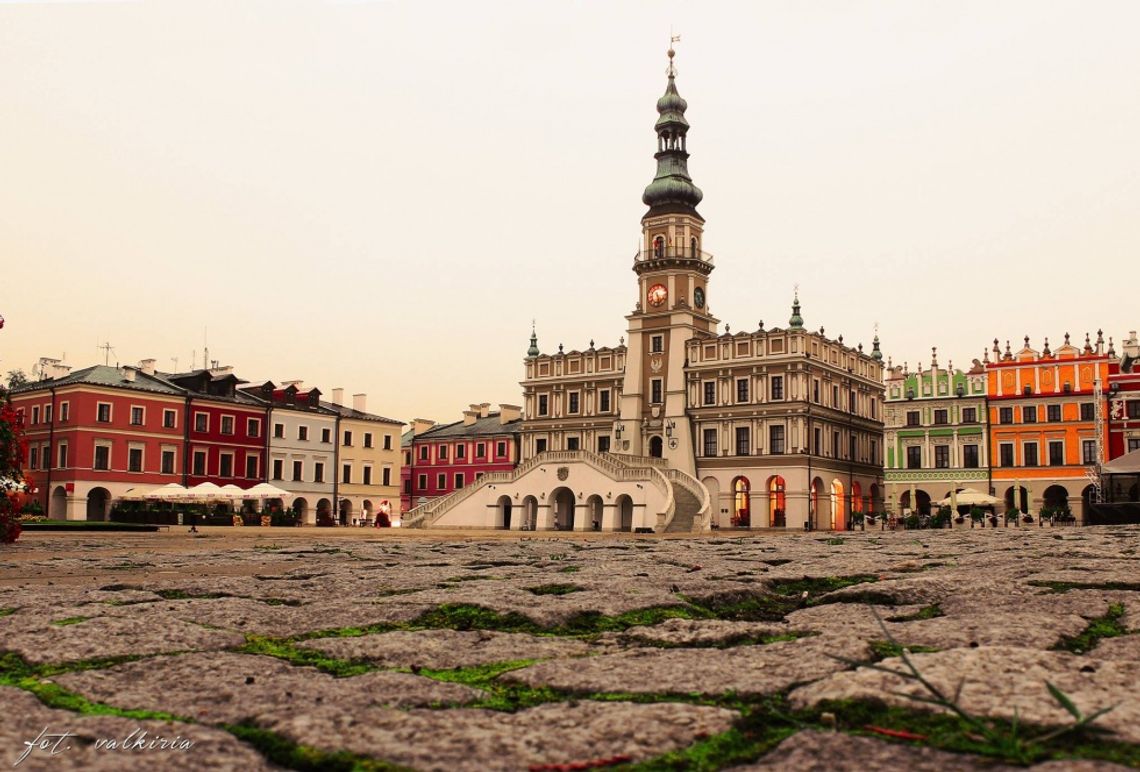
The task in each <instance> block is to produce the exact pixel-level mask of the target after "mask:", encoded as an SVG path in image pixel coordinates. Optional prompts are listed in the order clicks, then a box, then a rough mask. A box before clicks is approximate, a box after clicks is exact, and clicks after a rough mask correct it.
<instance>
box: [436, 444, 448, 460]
mask: <svg viewBox="0 0 1140 772" xmlns="http://www.w3.org/2000/svg"><path fill="white" fill-rule="evenodd" d="M435 457H436V458H438V459H439V460H440V461H446V460H447V446H446V445H440V446H439V447H437V448H436V449H435Z"/></svg>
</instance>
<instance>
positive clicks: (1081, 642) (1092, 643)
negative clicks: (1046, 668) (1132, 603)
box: [1053, 603, 1128, 654]
mask: <svg viewBox="0 0 1140 772" xmlns="http://www.w3.org/2000/svg"><path fill="white" fill-rule="evenodd" d="M1123 617H1124V605H1123V604H1121V603H1113V604H1112V605H1110V606H1109V607H1108V611H1106V612H1105V614H1104V616H1100V617H1097V618H1096V619H1091V620H1089V624H1088V627H1086V628H1085V629H1084V630H1083V631H1082V632H1081V633H1080V634H1079V635H1075V636H1073V637H1071V638H1070V637H1069V636H1067V635H1063V636H1061V640H1059V641H1058V642H1057V643H1056V644H1055V645H1054V646H1053V648H1054V649H1055V650H1058V651H1071V652H1072V653H1074V654H1086V653H1088V652H1089V651H1092V650H1093V649H1094V648H1096V645H1097V643H1099V642H1100V640H1101V639H1102V638H1115V637H1117V636H1120V635H1127V634H1128V629H1127V628H1126V627H1125V626H1124V625H1123V624H1122V623H1121V621H1120V620H1121V619H1123Z"/></svg>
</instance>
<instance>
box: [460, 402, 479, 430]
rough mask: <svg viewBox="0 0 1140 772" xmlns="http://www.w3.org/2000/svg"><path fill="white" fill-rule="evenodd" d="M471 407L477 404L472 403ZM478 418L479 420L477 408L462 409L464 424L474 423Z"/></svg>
mask: <svg viewBox="0 0 1140 772" xmlns="http://www.w3.org/2000/svg"><path fill="white" fill-rule="evenodd" d="M472 407H477V406H476V405H472ZM478 420H479V411H478V410H464V411H463V425H464V426H471V425H472V424H474V423H475V422H476V421H478Z"/></svg>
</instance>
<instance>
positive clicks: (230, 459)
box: [218, 453, 234, 477]
mask: <svg viewBox="0 0 1140 772" xmlns="http://www.w3.org/2000/svg"><path fill="white" fill-rule="evenodd" d="M233 476H234V454H233V453H222V454H221V455H220V456H218V477H233Z"/></svg>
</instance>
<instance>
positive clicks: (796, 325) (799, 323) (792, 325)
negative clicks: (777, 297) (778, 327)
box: [788, 292, 804, 330]
mask: <svg viewBox="0 0 1140 772" xmlns="http://www.w3.org/2000/svg"><path fill="white" fill-rule="evenodd" d="M803 328H804V318H803V317H802V316H800V293H799V292H797V293H796V296H795V299H794V300H793V301H792V318H791V319H789V320H788V329H789V330H802V329H803Z"/></svg>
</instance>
